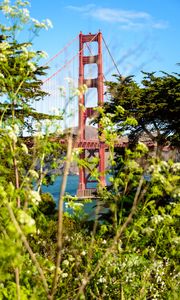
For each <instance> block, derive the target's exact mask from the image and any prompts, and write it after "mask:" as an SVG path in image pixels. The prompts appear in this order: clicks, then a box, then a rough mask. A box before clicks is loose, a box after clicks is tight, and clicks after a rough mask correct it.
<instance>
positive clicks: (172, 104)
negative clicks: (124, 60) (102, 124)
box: [105, 72, 180, 146]
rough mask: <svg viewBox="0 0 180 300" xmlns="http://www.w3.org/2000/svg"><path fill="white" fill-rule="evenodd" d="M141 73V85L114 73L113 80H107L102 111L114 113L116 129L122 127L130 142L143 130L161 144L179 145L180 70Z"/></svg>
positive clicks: (136, 139) (151, 138)
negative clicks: (172, 72)
mask: <svg viewBox="0 0 180 300" xmlns="http://www.w3.org/2000/svg"><path fill="white" fill-rule="evenodd" d="M143 75H144V77H143V79H142V81H141V84H140V85H139V84H137V83H136V81H135V80H134V79H133V76H128V77H126V78H124V77H122V76H115V77H116V79H117V81H116V82H106V85H107V93H108V94H109V98H110V101H109V102H108V103H107V104H106V105H105V113H112V114H113V115H112V121H113V122H114V123H115V124H116V126H117V130H119V131H120V132H122V130H125V132H126V134H128V136H129V139H130V141H131V142H132V143H134V142H137V141H138V140H139V138H140V137H142V136H143V135H144V134H146V135H147V136H148V138H149V139H150V140H152V141H153V142H157V143H158V145H160V146H163V145H167V144H169V143H170V144H171V145H176V146H179V139H180V138H179V126H180V124H179V114H180V105H179V99H180V98H179V95H180V79H179V74H176V73H175V74H167V73H165V72H162V75H161V76H158V75H156V74H155V73H145V72H143ZM121 107H123V111H122V109H121ZM118 108H120V109H118ZM114 112H118V113H114ZM130 118H135V119H136V121H137V122H136V124H134V123H130V122H129V120H130ZM127 120H128V122H127ZM125 122H126V123H125Z"/></svg>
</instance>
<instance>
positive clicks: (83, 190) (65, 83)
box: [35, 32, 127, 198]
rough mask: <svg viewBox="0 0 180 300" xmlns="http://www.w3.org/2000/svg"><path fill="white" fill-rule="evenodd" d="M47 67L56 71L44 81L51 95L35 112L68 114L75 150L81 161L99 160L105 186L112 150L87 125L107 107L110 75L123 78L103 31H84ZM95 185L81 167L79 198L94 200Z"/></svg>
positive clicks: (66, 124)
mask: <svg viewBox="0 0 180 300" xmlns="http://www.w3.org/2000/svg"><path fill="white" fill-rule="evenodd" d="M77 43H78V44H79V45H77ZM74 45H75V48H74V49H75V54H74V55H73V56H70V57H69V53H70V55H72V54H71V53H74V50H72V49H73V47H74ZM77 49H78V50H77ZM104 49H105V50H106V54H104ZM46 65H47V66H49V67H50V70H52V74H50V75H49V77H47V78H45V79H44V82H43V90H44V91H46V92H47V93H48V94H49V96H47V97H45V99H44V100H43V104H42V103H40V102H37V104H36V106H35V109H36V110H37V111H38V112H41V113H46V114H47V113H54V114H56V113H58V112H62V111H63V112H64V121H63V122H64V124H63V125H62V127H63V129H64V130H65V129H67V128H75V127H77V128H78V130H77V132H78V136H77V139H76V141H75V143H74V147H75V148H81V153H80V158H81V159H85V158H92V157H97V158H98V168H99V182H100V184H101V186H102V187H104V186H105V185H106V176H105V152H106V151H108V146H107V144H106V141H105V140H103V138H102V137H100V138H98V137H97V138H91V137H89V135H88V134H87V132H86V128H87V126H86V125H88V122H89V120H90V119H91V118H93V116H94V114H95V108H96V107H99V106H103V104H104V101H105V100H106V99H105V87H104V81H107V78H106V76H107V75H108V76H109V74H113V73H114V74H119V75H120V72H119V70H118V66H117V65H116V63H115V60H114V59H113V56H112V54H111V51H110V49H109V47H108V45H107V43H106V42H105V40H104V38H103V36H102V33H101V32H98V33H96V34H92V33H89V34H82V32H80V34H79V35H78V36H77V37H75V38H74V39H72V40H71V41H70V42H69V43H67V44H66V45H65V46H64V48H63V49H61V50H60V51H59V52H58V53H57V54H56V55H54V56H53V57H52V58H51V59H50V60H49V61H47V62H46ZM108 80H110V78H109V77H108ZM84 86H86V88H87V90H86V92H85V93H79V89H80V88H81V87H84ZM77 88H79V89H77ZM98 129H100V128H97V130H98ZM116 146H117V147H125V146H127V141H126V142H125V141H123V140H120V141H118V142H117V145H116ZM94 182H97V180H93V179H92V178H91V174H90V172H88V171H87V170H86V169H85V168H84V167H80V168H79V185H78V190H77V196H78V198H90V197H91V198H93V197H94V196H93V195H94V192H95V191H96V189H95V188H92V187H91V186H92V183H94Z"/></svg>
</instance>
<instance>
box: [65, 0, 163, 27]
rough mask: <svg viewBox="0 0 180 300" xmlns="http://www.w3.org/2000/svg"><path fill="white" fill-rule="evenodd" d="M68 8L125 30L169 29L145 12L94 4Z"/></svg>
mask: <svg viewBox="0 0 180 300" xmlns="http://www.w3.org/2000/svg"><path fill="white" fill-rule="evenodd" d="M67 8H68V9H71V10H74V11H76V12H78V13H81V14H83V15H84V16H90V17H93V18H95V19H97V20H100V21H104V22H109V23H117V24H119V26H120V28H121V29H124V30H129V29H131V30H132V29H135V30H139V29H143V28H145V27H149V28H154V29H165V28H167V27H168V23H167V22H165V21H159V20H154V19H153V17H152V16H151V15H150V14H149V13H147V12H143V11H133V10H122V9H112V8H103V7H97V6H96V5H94V4H88V5H84V6H72V5H70V6H67Z"/></svg>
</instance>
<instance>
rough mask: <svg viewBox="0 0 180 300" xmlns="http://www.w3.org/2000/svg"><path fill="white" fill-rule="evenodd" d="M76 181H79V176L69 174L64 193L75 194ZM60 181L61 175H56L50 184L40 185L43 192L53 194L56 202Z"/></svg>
mask: <svg viewBox="0 0 180 300" xmlns="http://www.w3.org/2000/svg"><path fill="white" fill-rule="evenodd" d="M78 181H79V176H77V175H69V176H68V179H67V185H66V193H68V194H70V195H71V196H75V195H76V193H77V188H78ZM61 183H62V176H58V177H57V178H56V180H55V182H54V183H53V184H52V185H49V186H43V187H42V191H43V193H50V194H51V195H52V196H53V198H54V201H55V202H56V204H57V203H58V199H59V193H60V187H61Z"/></svg>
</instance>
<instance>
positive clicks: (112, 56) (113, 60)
mask: <svg viewBox="0 0 180 300" xmlns="http://www.w3.org/2000/svg"><path fill="white" fill-rule="evenodd" d="M102 39H103V42H104V45H105V47H106V49H107V51H108V53H109V56H110V57H111V59H112V62H113V64H114V66H115V68H116V70H117V72H118V74H119V76H121V73H120V71H119V69H118V66H117V64H116V62H115V60H114V58H113V56H112V54H111V52H110V50H109V47H108V45H107V44H106V41H105V40H104V38H103V37H102Z"/></svg>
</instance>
